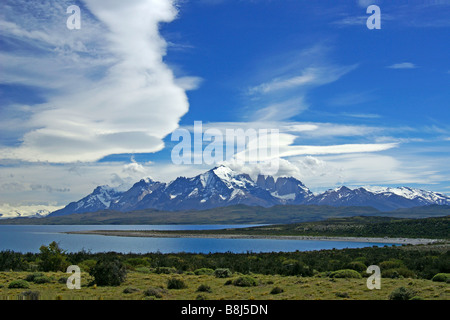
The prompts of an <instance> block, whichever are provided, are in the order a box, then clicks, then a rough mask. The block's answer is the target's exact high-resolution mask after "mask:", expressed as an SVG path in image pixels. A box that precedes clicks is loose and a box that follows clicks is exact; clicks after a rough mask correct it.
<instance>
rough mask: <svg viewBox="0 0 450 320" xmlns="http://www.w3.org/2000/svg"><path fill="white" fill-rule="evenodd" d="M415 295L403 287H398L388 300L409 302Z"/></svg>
mask: <svg viewBox="0 0 450 320" xmlns="http://www.w3.org/2000/svg"><path fill="white" fill-rule="evenodd" d="M415 295H416V293H415V292H414V291H413V290H411V289H407V288H405V287H400V288H397V289H395V290H393V291H392V292H391V294H390V295H389V300H410V299H411V298H413V297H414V296H415Z"/></svg>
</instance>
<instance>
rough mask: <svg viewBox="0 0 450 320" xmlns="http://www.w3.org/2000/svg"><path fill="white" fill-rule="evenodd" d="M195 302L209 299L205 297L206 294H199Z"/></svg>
mask: <svg viewBox="0 0 450 320" xmlns="http://www.w3.org/2000/svg"><path fill="white" fill-rule="evenodd" d="M195 300H208V297H207V296H205V295H204V294H199V295H198V296H197V297H196V298H195Z"/></svg>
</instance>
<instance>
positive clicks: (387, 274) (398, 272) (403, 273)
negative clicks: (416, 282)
mask: <svg viewBox="0 0 450 320" xmlns="http://www.w3.org/2000/svg"><path fill="white" fill-rule="evenodd" d="M381 276H382V277H383V278H392V279H398V278H401V277H403V278H415V277H416V275H415V273H414V272H412V271H411V270H409V269H407V268H405V267H403V268H397V269H388V270H384V271H382V272H381Z"/></svg>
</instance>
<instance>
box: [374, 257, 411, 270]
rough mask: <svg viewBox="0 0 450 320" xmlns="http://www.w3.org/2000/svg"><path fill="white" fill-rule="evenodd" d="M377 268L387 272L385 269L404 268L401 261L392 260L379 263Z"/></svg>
mask: <svg viewBox="0 0 450 320" xmlns="http://www.w3.org/2000/svg"><path fill="white" fill-rule="evenodd" d="M378 266H379V267H380V269H381V270H387V269H395V268H401V267H404V266H405V265H404V264H403V261H401V260H396V259H393V260H388V261H383V262H380V264H379V265H378Z"/></svg>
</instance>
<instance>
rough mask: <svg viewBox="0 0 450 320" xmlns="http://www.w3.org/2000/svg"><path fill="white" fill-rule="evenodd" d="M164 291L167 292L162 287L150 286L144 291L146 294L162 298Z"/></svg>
mask: <svg viewBox="0 0 450 320" xmlns="http://www.w3.org/2000/svg"><path fill="white" fill-rule="evenodd" d="M163 293H165V291H164V289H162V288H148V289H147V290H145V291H144V295H145V296H147V297H155V298H158V299H161V298H162V297H163Z"/></svg>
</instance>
